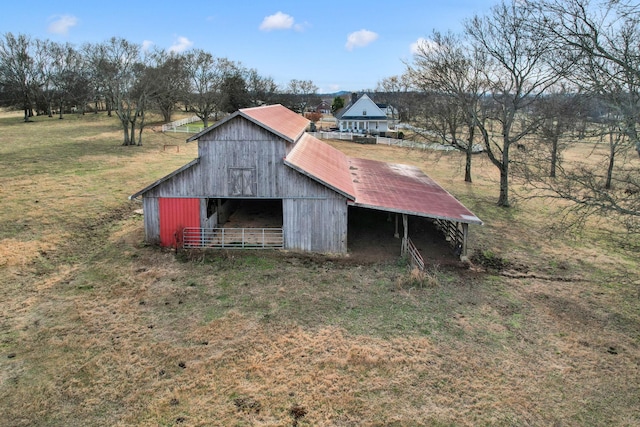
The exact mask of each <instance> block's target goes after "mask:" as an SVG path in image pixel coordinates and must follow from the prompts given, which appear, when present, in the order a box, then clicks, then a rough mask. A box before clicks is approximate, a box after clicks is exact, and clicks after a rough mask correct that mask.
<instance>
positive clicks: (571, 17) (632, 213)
mask: <svg viewBox="0 0 640 427" xmlns="http://www.w3.org/2000/svg"><path fill="white" fill-rule="evenodd" d="M532 4H535V5H536V6H537V7H539V12H540V17H541V18H540V19H539V20H538V21H537V22H536V23H537V25H538V26H539V27H540V32H541V33H544V34H547V35H548V36H549V38H552V40H554V41H555V42H556V43H558V44H559V45H560V46H561V47H562V49H561V50H560V51H559V52H562V53H563V54H564V55H566V56H571V57H572V59H573V62H574V67H573V68H572V72H571V74H570V75H569V77H570V78H571V80H572V82H573V83H574V84H575V85H577V86H579V87H580V88H581V89H582V90H583V91H585V92H586V93H589V94H590V95H591V96H592V97H593V98H594V99H596V100H597V101H598V102H599V103H600V104H602V105H603V106H604V108H603V111H602V113H600V114H599V115H598V116H597V117H594V123H593V126H595V127H596V130H597V131H598V132H599V133H600V135H602V136H603V137H604V138H606V143H607V145H608V149H607V154H606V156H604V157H605V158H603V159H602V161H597V160H596V161H592V162H590V163H588V164H587V163H581V164H577V165H572V166H569V165H567V167H566V168H561V169H560V170H559V172H560V173H559V174H558V175H559V179H557V180H547V181H543V182H542V183H540V184H539V185H540V186H541V187H542V188H543V189H544V190H546V191H549V190H550V191H551V192H552V193H553V194H555V195H556V196H558V197H562V198H565V199H568V200H571V201H573V202H574V205H573V206H572V208H573V209H574V210H575V211H576V212H580V213H581V214H582V215H583V217H586V216H588V215H590V214H593V213H599V214H603V215H606V216H607V217H608V218H618V219H619V220H620V221H621V222H622V223H624V224H625V225H626V226H627V227H628V228H629V229H633V230H636V231H637V230H638V229H640V224H639V222H640V169H639V168H638V167H637V165H636V166H634V165H633V164H632V163H630V162H631V158H630V157H629V155H630V152H631V151H632V149H633V148H635V149H637V150H639V153H640V140H639V137H638V125H639V123H638V122H639V121H640V6H639V5H638V3H637V2H634V1H628V0H617V1H605V2H592V1H590V0H547V1H543V2H535V3H532ZM604 138H603V139H604ZM603 142H604V141H603ZM636 159H637V158H636ZM636 161H637V160H636Z"/></svg>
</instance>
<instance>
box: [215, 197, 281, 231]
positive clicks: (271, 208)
mask: <svg viewBox="0 0 640 427" xmlns="http://www.w3.org/2000/svg"><path fill="white" fill-rule="evenodd" d="M225 204H229V205H230V206H229V210H228V215H226V218H225V221H224V222H223V223H220V227H227V228H280V227H282V200H280V199H226V200H224V201H223V203H222V205H223V206H224V205H225Z"/></svg>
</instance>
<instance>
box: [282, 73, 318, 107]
mask: <svg viewBox="0 0 640 427" xmlns="http://www.w3.org/2000/svg"><path fill="white" fill-rule="evenodd" d="M285 91H286V93H287V94H288V95H290V97H291V107H292V108H293V109H294V110H296V111H297V112H298V113H300V114H304V113H305V111H307V107H308V106H309V104H311V103H312V102H313V100H314V99H316V98H317V95H316V94H317V92H318V86H316V85H315V84H313V82H312V81H311V80H296V79H293V80H291V81H290V82H289V84H288V85H287V88H286V89H285Z"/></svg>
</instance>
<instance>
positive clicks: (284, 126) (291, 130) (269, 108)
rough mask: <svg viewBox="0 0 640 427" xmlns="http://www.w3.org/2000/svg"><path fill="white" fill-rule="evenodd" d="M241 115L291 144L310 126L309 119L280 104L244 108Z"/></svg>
mask: <svg viewBox="0 0 640 427" xmlns="http://www.w3.org/2000/svg"><path fill="white" fill-rule="evenodd" d="M240 113H241V114H242V115H243V116H245V117H247V118H248V119H250V120H252V121H254V122H257V124H259V125H262V126H266V127H267V128H268V129H270V130H271V131H273V132H275V133H278V134H280V135H282V136H284V137H285V139H288V140H289V142H295V141H296V140H297V139H298V138H299V137H300V135H302V133H303V132H304V131H305V130H306V129H307V126H309V120H308V119H306V118H305V117H304V116H301V115H300V114H298V113H295V112H293V111H291V110H289V109H288V108H286V107H284V106H282V105H280V104H276V105H265V106H262V107H254V108H243V109H241V110H240Z"/></svg>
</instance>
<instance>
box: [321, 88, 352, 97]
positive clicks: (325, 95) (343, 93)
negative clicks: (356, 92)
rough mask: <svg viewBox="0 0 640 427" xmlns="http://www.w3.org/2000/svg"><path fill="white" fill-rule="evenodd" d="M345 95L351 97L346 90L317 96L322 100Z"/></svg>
mask: <svg viewBox="0 0 640 427" xmlns="http://www.w3.org/2000/svg"><path fill="white" fill-rule="evenodd" d="M346 95H351V92H349V91H348V90H341V91H339V92H333V93H319V94H318V96H320V97H322V98H324V97H329V96H330V97H332V98H335V97H336V96H346Z"/></svg>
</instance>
